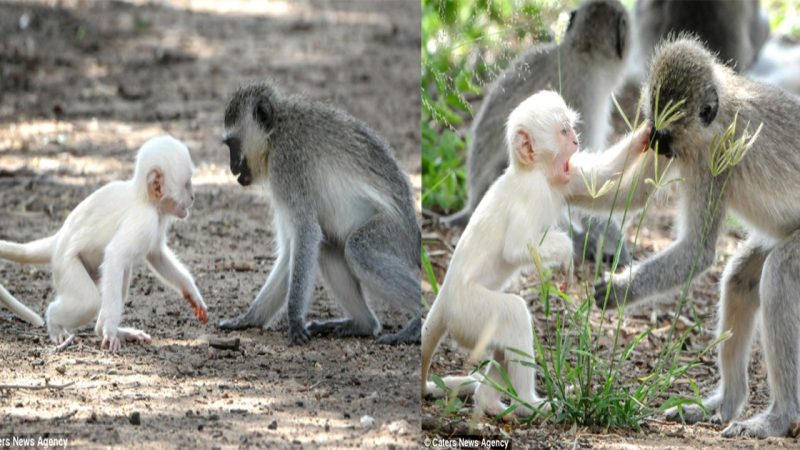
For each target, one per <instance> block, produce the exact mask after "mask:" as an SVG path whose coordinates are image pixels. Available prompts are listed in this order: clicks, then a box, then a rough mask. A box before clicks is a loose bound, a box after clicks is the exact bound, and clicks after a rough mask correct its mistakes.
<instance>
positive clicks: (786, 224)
mask: <svg viewBox="0 0 800 450" xmlns="http://www.w3.org/2000/svg"><path fill="white" fill-rule="evenodd" d="M645 95H646V98H645V108H644V109H645V114H646V116H647V117H649V118H650V120H653V118H654V117H655V115H656V114H657V112H656V111H655V109H656V107H657V106H656V104H655V102H656V99H658V100H657V101H658V107H659V108H661V109H662V111H663V110H664V109H666V108H667V107H668V106H669V105H671V104H672V105H675V104H678V103H679V102H685V103H683V104H682V105H681V106H680V110H679V111H680V112H681V113H682V115H681V116H678V117H677V119H676V120H674V121H673V122H672V123H670V124H669V125H667V126H666V127H664V128H662V129H656V130H654V131H653V136H654V139H655V141H657V147H656V148H657V149H658V151H659V153H660V154H661V157H662V158H665V157H668V158H673V160H674V161H675V163H674V164H673V165H672V167H673V168H674V169H676V170H677V172H678V174H679V175H680V177H682V178H683V181H682V182H681V183H680V184H678V187H679V189H680V193H681V203H680V205H681V206H680V210H679V219H680V220H679V223H680V225H681V226H680V234H679V238H678V240H677V241H676V242H675V243H673V244H672V245H671V246H669V247H668V248H667V249H665V250H663V251H662V252H660V253H658V254H656V255H653V256H651V257H650V258H648V259H647V260H646V261H644V262H642V263H641V264H638V265H636V266H634V267H633V268H632V270H631V271H630V273H621V274H617V275H614V276H612V277H611V278H610V279H608V280H605V281H601V282H600V283H598V284H597V285H596V286H595V299H596V301H597V303H598V304H599V305H602V304H604V303H606V299H607V300H608V305H616V304H617V303H622V302H623V301H625V302H626V305H628V306H629V305H633V304H636V303H640V302H642V301H644V300H645V299H648V298H651V297H653V296H654V295H657V294H660V293H664V292H669V291H672V290H674V289H677V288H678V287H680V286H682V285H683V284H684V283H686V282H688V281H689V280H690V278H691V277H693V276H697V275H698V274H701V273H703V272H704V271H705V270H706V269H708V268H709V267H710V266H711V264H712V263H713V262H714V260H715V253H716V243H717V238H718V236H719V234H720V230H721V228H722V226H723V223H724V218H725V215H726V213H727V212H731V213H733V214H735V215H736V216H737V217H738V218H739V219H740V222H741V223H743V224H744V225H745V226H746V228H747V229H748V231H749V236H748V238H747V241H746V242H744V243H743V244H742V245H741V246H740V247H739V249H738V250H737V252H736V254H735V255H734V257H733V258H732V259H731V260H730V261H729V262H728V264H727V266H726V267H725V271H724V273H723V276H722V280H721V281H720V289H721V303H720V308H719V311H720V312H719V323H718V328H717V330H718V333H724V332H726V331H730V332H731V337H730V339H727V340H725V341H723V342H722V343H721V344H720V349H719V354H718V363H719V368H720V372H721V380H720V385H719V388H718V389H717V391H716V392H715V393H713V394H712V395H711V396H709V397H707V398H705V399H704V400H703V406H704V408H705V410H706V411H708V415H709V417H710V419H711V420H712V421H714V422H717V423H725V422H728V421H730V420H732V419H735V418H736V417H737V416H738V415H739V414H740V413H741V411H742V409H743V407H744V405H745V402H746V400H747V393H748V382H747V368H748V364H749V358H750V346H751V339H752V336H753V331H754V330H755V328H756V325H757V322H756V320H759V319H760V321H761V323H760V325H761V338H762V347H763V351H764V356H765V360H766V365H767V374H768V378H769V389H770V397H771V398H770V405H769V407H768V409H767V410H766V411H764V412H762V413H760V414H758V415H756V416H754V417H752V418H750V419H749V420H745V421H742V422H734V423H731V424H730V425H729V426H728V427H727V428H726V429H725V430H724V431H723V436H727V437H732V436H740V435H743V436H755V437H767V436H784V435H786V434H787V433H788V432H789V430H790V428H791V426H792V423H794V422H795V421H797V420H798V418H800V385H799V384H798V382H800V348H798V347H800V298H798V293H799V292H800V281H798V278H797V274H798V272H800V198H798V196H797V193H798V192H800V170H798V168H800V152H798V139H800V122H798V118H800V100H798V98H797V97H794V96H791V95H789V94H787V93H786V92H785V91H782V90H780V89H778V88H775V87H772V86H768V85H763V84H760V83H757V82H753V81H750V80H748V79H746V78H744V77H741V76H738V75H737V74H736V73H734V71H733V70H731V69H730V68H729V67H727V66H725V65H723V64H721V63H720V62H719V61H718V60H717V59H716V58H715V57H714V55H713V54H712V53H711V52H710V51H709V50H707V49H706V48H705V47H704V46H703V45H702V44H701V43H700V42H699V41H698V40H696V39H692V38H678V39H676V40H674V41H668V42H666V43H664V44H663V45H661V46H660V47H659V48H658V49H657V50H656V55H655V58H654V60H653V66H652V68H651V70H650V75H649V79H648V82H647V85H646V89H645ZM734 120H735V121H737V124H736V130H737V131H736V135H735V136H733V138H732V139H741V138H745V139H748V136H750V138H749V139H750V140H752V136H753V135H754V134H755V133H756V131H755V130H756V128H757V127H759V126H760V125H761V124H763V128H762V129H761V131H760V134H758V136H757V138H756V140H755V141H754V142H752V146H751V148H750V150H749V151H748V152H747V153H746V154H744V156H743V158H742V159H741V160H740V161H738V163H737V164H735V165H731V166H728V167H725V166H722V168H721V169H720V172H719V173H716V172H714V173H712V171H711V169H710V166H709V162H708V161H709V154H708V153H709V152H710V151H711V150H710V149H711V148H712V147H715V144H718V143H719V139H720V136H722V135H723V133H724V132H725V130H726V129H727V128H728V127H729V126H730V125H731V124H732V123H733V122H734ZM715 173H716V174H715ZM642 187H646V185H642V186H640V188H642ZM643 202H644V198H642V197H637V198H636V199H634V201H633V205H634V207H636V206H641V205H642V204H643ZM715 205H718V206H715ZM626 296H627V297H626ZM759 312H760V314H759ZM667 417H668V418H671V419H674V420H678V419H680V415H679V414H678V411H677V409H674V408H673V409H672V410H670V411H668V412H667ZM683 418H684V419H685V420H686V421H687V422H689V423H693V422H697V421H700V420H703V419H704V418H706V413H705V411H704V409H703V408H700V407H698V406H695V405H691V406H684V407H683Z"/></svg>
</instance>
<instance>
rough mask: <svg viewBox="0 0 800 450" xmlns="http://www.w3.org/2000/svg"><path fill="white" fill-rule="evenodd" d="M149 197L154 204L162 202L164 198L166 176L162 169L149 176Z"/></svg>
mask: <svg viewBox="0 0 800 450" xmlns="http://www.w3.org/2000/svg"><path fill="white" fill-rule="evenodd" d="M147 196H148V197H150V201H152V202H160V201H161V199H162V198H163V197H164V174H163V173H161V169H158V168H156V169H153V170H151V171H150V172H148V174H147Z"/></svg>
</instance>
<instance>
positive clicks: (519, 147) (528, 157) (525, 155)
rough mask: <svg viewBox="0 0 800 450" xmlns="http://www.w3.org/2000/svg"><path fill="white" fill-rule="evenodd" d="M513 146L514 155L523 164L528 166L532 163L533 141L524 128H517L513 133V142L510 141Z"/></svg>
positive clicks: (533, 156) (533, 154) (533, 157)
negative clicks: (515, 132)
mask: <svg viewBox="0 0 800 450" xmlns="http://www.w3.org/2000/svg"><path fill="white" fill-rule="evenodd" d="M511 145H512V146H513V147H514V155H516V157H517V160H518V161H519V163H520V164H522V165H523V166H530V165H531V164H533V160H534V159H535V156H536V153H535V152H534V151H533V141H532V140H531V137H530V136H529V135H528V133H526V132H525V131H524V130H517V134H515V135H514V142H512V143H511Z"/></svg>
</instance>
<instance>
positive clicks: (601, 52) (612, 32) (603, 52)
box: [565, 0, 630, 60]
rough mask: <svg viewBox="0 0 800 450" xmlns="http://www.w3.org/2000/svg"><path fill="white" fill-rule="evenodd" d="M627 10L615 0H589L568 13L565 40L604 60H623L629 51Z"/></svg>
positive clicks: (580, 49)
mask: <svg viewBox="0 0 800 450" xmlns="http://www.w3.org/2000/svg"><path fill="white" fill-rule="evenodd" d="M629 35H630V24H629V21H628V12H627V11H626V10H625V7H624V6H622V4H621V3H620V2H618V1H617V0H590V1H587V2H585V3H584V4H583V5H581V7H580V8H578V9H576V10H573V11H572V12H571V13H570V16H569V24H568V25H567V33H566V36H565V41H566V40H569V41H570V42H571V43H572V45H574V46H575V48H576V49H578V50H579V51H581V52H583V53H587V54H590V55H593V56H595V57H596V58H598V59H601V60H604V59H607V58H614V59H615V60H624V59H625V58H626V57H627V55H628V52H629V47H630V43H629V42H628V36H629Z"/></svg>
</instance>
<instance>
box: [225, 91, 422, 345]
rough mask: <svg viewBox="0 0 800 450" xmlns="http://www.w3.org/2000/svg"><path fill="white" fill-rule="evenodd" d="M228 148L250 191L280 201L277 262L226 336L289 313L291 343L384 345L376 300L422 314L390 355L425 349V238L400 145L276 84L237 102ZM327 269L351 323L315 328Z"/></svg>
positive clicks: (238, 96)
mask: <svg viewBox="0 0 800 450" xmlns="http://www.w3.org/2000/svg"><path fill="white" fill-rule="evenodd" d="M224 142H225V144H226V145H227V146H228V147H229V150H230V164H231V171H232V172H233V173H234V175H237V176H238V181H239V183H240V184H241V185H243V186H247V185H249V184H251V183H253V182H256V181H263V182H264V183H265V184H266V187H267V190H268V191H269V193H270V196H271V198H272V202H273V208H274V221H275V229H276V230H277V244H278V248H277V253H278V258H277V261H276V263H275V266H274V267H273V268H272V272H271V273H270V274H269V277H268V278H267V281H266V283H265V284H264V287H263V288H262V289H261V291H260V292H259V294H258V296H257V297H256V299H255V300H254V301H253V304H252V305H251V306H250V310H249V311H248V312H247V313H245V314H244V315H242V316H240V317H238V318H236V319H233V320H227V321H223V322H221V323H220V327H222V328H225V329H241V328H247V327H260V326H265V325H267V324H268V323H269V322H270V321H271V320H272V319H273V318H274V317H275V316H276V315H277V313H278V311H279V310H281V309H282V308H283V306H284V305H287V303H288V313H289V337H290V339H291V342H292V343H293V344H304V343H306V342H308V340H309V337H310V336H312V335H322V334H334V335H336V336H376V335H377V334H378V333H379V332H380V330H381V323H380V321H379V320H378V319H377V317H375V314H374V313H373V311H372V309H371V308H370V307H369V305H368V303H367V299H384V300H387V301H389V302H392V303H394V304H396V305H397V306H400V307H401V308H403V309H404V310H406V311H408V312H410V313H411V314H413V316H414V317H413V318H412V319H411V321H410V322H409V323H408V324H407V325H406V326H405V327H404V328H403V329H402V330H400V331H399V332H397V333H395V334H392V335H387V336H384V337H382V338H381V339H380V340H379V341H380V342H382V343H387V344H401V343H417V342H419V332H420V298H421V286H420V277H419V273H420V271H419V265H420V248H421V234H420V230H419V225H418V224H417V220H416V216H415V212H414V201H413V198H412V195H411V187H410V185H409V182H408V179H407V178H406V176H405V174H403V172H402V170H401V169H400V167H399V166H398V164H397V162H396V161H395V159H394V157H393V156H392V152H391V150H390V149H389V146H388V145H387V144H386V143H385V142H383V140H381V139H380V138H379V137H378V136H376V135H375V133H374V132H373V131H372V130H370V129H369V128H368V127H367V126H366V125H365V124H364V123H363V122H361V121H359V120H357V119H355V118H353V117H352V116H350V115H349V114H347V113H345V112H342V111H340V110H337V109H335V108H332V107H330V106H327V105H324V104H321V103H316V102H312V101H308V100H305V99H303V98H301V97H299V96H291V95H285V94H283V93H281V92H279V91H278V90H277V89H276V88H275V87H273V86H271V85H268V84H258V85H252V86H248V87H245V88H242V89H239V90H238V91H236V93H235V94H234V95H233V97H232V98H231V100H230V102H229V103H228V106H227V108H226V110H225V135H224ZM317 264H319V267H320V269H321V272H322V276H323V278H324V279H325V281H326V283H327V286H328V289H329V291H330V292H331V293H332V294H333V295H334V297H336V299H337V301H338V302H339V304H340V305H341V306H342V307H343V308H344V310H345V311H346V313H347V314H348V316H349V317H348V318H345V319H336V320H329V321H322V322H312V323H310V324H306V323H305V314H306V308H307V306H308V303H309V301H310V297H311V294H312V290H313V288H314V278H315V274H316V269H317Z"/></svg>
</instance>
